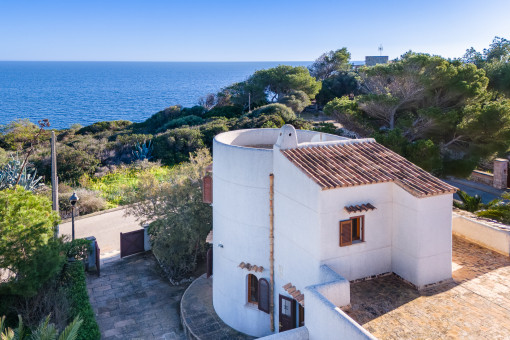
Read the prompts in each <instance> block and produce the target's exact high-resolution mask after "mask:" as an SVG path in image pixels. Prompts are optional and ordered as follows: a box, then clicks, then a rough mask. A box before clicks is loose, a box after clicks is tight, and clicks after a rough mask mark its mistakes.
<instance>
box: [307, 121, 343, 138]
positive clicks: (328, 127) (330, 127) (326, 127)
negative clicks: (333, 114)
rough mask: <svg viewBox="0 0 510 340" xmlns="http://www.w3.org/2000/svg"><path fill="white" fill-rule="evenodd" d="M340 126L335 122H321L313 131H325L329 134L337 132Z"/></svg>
mask: <svg viewBox="0 0 510 340" xmlns="http://www.w3.org/2000/svg"><path fill="white" fill-rule="evenodd" d="M337 130H338V128H337V127H336V126H335V124H333V123H325V122H321V123H318V124H316V125H315V126H314V127H313V131H318V132H324V133H329V134H333V135H335V134H337Z"/></svg>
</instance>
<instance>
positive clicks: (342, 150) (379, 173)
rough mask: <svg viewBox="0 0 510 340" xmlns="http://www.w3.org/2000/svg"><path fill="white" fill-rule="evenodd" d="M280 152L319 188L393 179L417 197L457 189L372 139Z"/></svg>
mask: <svg viewBox="0 0 510 340" xmlns="http://www.w3.org/2000/svg"><path fill="white" fill-rule="evenodd" d="M281 152H282V153H283V154H284V155H285V157H287V158H288V159H289V160H290V161H291V162H292V163H294V164H295V165H296V166H297V167H298V168H299V169H301V170H302V171H303V172H304V173H306V174H307V175H308V176H309V177H310V178H311V179H312V180H313V181H315V182H316V183H317V184H318V185H319V186H320V187H321V188H322V189H323V190H326V189H334V188H341V187H350V186H357V185H366V184H374V183H383V182H395V183H396V184H397V185H399V186H400V187H402V188H403V189H404V190H406V191H408V192H410V193H411V194H413V195H414V196H417V197H425V196H431V195H440V194H446V193H454V192H455V191H456V190H457V189H456V188H455V187H453V186H451V185H449V184H447V183H445V182H443V181H441V180H440V179H438V178H436V177H434V176H432V175H431V174H429V173H428V172H426V171H425V170H423V169H421V168H420V167H418V166H416V165H414V164H413V163H411V162H409V161H408V160H406V159H405V158H404V157H402V156H400V155H399V154H397V153H395V152H393V151H391V150H390V149H388V148H386V147H384V146H382V145H381V144H379V143H377V142H375V141H373V140H367V141H356V140H355V141H353V142H347V143H339V144H330V145H323V146H309V147H301V148H299V147H298V148H294V149H286V150H281Z"/></svg>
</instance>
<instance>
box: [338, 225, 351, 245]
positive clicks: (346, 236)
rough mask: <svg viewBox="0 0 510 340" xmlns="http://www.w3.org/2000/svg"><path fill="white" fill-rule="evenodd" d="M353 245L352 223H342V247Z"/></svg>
mask: <svg viewBox="0 0 510 340" xmlns="http://www.w3.org/2000/svg"><path fill="white" fill-rule="evenodd" d="M351 244H352V221H351V220H348V221H340V247H344V246H349V245H351Z"/></svg>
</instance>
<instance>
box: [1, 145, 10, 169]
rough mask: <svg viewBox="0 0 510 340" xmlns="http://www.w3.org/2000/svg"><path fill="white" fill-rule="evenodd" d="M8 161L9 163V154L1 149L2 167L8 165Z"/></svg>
mask: <svg viewBox="0 0 510 340" xmlns="http://www.w3.org/2000/svg"><path fill="white" fill-rule="evenodd" d="M8 161H9V155H8V154H7V151H5V150H4V149H2V148H0V167H1V166H4V165H5V164H7V162H8Z"/></svg>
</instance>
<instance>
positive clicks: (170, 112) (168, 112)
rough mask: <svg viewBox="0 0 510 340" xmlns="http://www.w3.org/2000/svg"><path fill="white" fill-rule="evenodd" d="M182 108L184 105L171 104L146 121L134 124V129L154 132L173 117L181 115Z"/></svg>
mask: <svg viewBox="0 0 510 340" xmlns="http://www.w3.org/2000/svg"><path fill="white" fill-rule="evenodd" d="M181 109H182V106H180V105H174V106H170V107H168V108H166V109H164V110H163V111H159V112H158V113H155V114H153V115H152V116H151V117H149V118H148V119H147V120H146V121H145V122H143V123H138V124H134V129H135V130H143V131H145V132H150V133H154V132H156V131H157V130H159V128H161V127H162V126H163V125H165V124H166V123H168V122H169V121H171V120H172V119H176V118H179V117H181Z"/></svg>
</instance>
